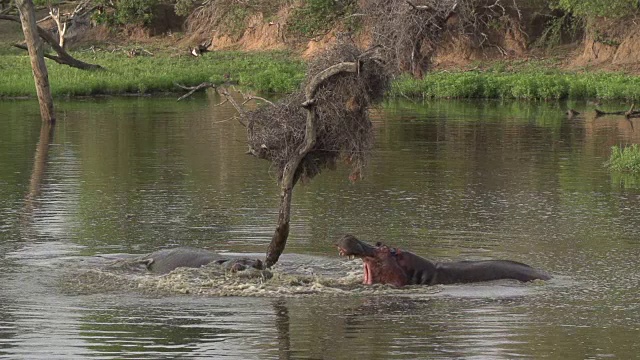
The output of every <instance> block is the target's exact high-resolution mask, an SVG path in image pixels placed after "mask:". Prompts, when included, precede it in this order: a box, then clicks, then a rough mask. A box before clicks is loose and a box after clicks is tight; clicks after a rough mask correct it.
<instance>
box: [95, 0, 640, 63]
mask: <svg viewBox="0 0 640 360" xmlns="http://www.w3.org/2000/svg"><path fill="white" fill-rule="evenodd" d="M265 1H266V0H264V1H257V2H256V3H261V4H262V3H263V2H265ZM376 1H379V0H358V6H359V9H366V6H367V4H369V5H370V4H371V3H375V2H376ZM483 1H484V0H474V1H465V2H460V3H461V4H467V5H461V6H457V5H456V6H454V7H453V8H452V10H451V11H450V12H449V13H447V14H444V16H441V17H442V20H441V21H440V22H439V23H434V27H433V29H432V30H434V29H436V28H437V30H434V31H437V32H438V33H439V35H438V36H437V37H433V36H427V37H426V38H422V39H421V40H416V42H419V44H418V45H417V46H415V49H418V50H417V53H416V52H412V53H411V54H408V55H404V56H406V57H409V56H411V57H414V56H415V57H420V58H421V59H422V60H421V62H420V64H421V66H423V69H419V71H418V72H417V74H418V75H420V74H422V72H423V71H428V70H430V69H433V68H469V67H475V66H478V64H479V62H492V61H504V60H522V59H525V60H526V59H530V58H543V57H554V58H558V59H560V60H562V61H559V62H557V63H558V64H560V66H562V67H567V68H572V69H575V68H588V69H594V68H596V69H606V70H622V71H627V72H633V73H640V41H638V40H640V23H637V22H636V21H634V19H631V18H628V19H617V20H608V21H607V20H592V21H589V23H588V24H587V25H586V26H585V27H584V28H583V30H582V31H579V32H577V33H573V34H572V35H570V36H569V35H567V34H560V35H559V36H560V42H559V44H558V45H557V46H555V47H554V48H550V49H549V48H543V47H541V46H540V41H539V40H540V39H541V38H543V37H544V36H547V35H548V34H549V31H548V29H549V26H550V24H551V23H550V20H553V19H557V18H559V17H560V16H561V15H562V14H558V13H554V12H553V11H551V10H549V9H548V8H547V7H546V5H545V4H544V2H542V3H543V4H542V5H540V4H538V3H539V2H532V1H514V2H511V1H502V2H500V1H495V0H491V1H488V0H487V2H486V3H485V2H483ZM446 2H447V1H446V0H443V1H442V3H446ZM216 3H224V1H222V0H218V1H217V2H216ZM275 3H278V4H281V5H280V7H279V8H273V7H272V8H268V9H266V8H265V7H262V8H260V9H258V8H259V7H256V9H258V10H255V11H253V12H250V13H247V14H244V16H243V17H242V18H241V19H237V20H233V23H231V25H232V26H230V22H229V21H228V17H229V16H230V15H229V13H222V12H221V11H220V10H219V9H214V10H210V12H209V13H207V14H206V15H207V16H193V15H192V16H190V17H189V18H187V19H186V21H184V20H185V19H184V18H179V17H175V16H174V17H175V19H174V18H172V17H171V16H170V14H168V12H167V11H163V12H162V14H161V15H162V16H161V17H160V18H161V20H159V21H156V22H155V25H154V26H153V29H152V30H151V31H148V32H147V36H149V34H152V35H154V36H152V38H153V39H149V40H152V41H157V40H158V38H159V37H160V38H162V37H163V36H165V35H166V34H171V35H170V36H165V37H166V40H167V41H169V42H171V43H172V45H176V44H175V43H176V42H177V43H178V44H177V45H178V46H179V47H184V48H187V47H188V46H195V45H197V44H202V43H206V44H210V46H209V50H222V49H224V50H228V49H240V50H293V51H295V52H298V53H300V54H301V55H302V56H303V57H304V58H307V59H309V58H312V57H314V55H316V54H318V53H319V52H321V51H323V50H324V49H326V48H327V47H328V46H329V45H331V44H333V43H335V41H336V39H337V38H338V37H340V36H350V37H352V38H354V39H355V41H356V42H357V43H360V44H362V45H365V46H366V45H370V44H372V42H374V37H375V36H374V35H373V31H372V28H373V26H372V25H371V23H372V20H371V19H369V20H367V19H368V14H366V13H362V11H361V10H357V11H356V12H355V13H353V14H350V15H347V16H341V17H339V18H337V21H334V22H332V23H331V24H330V25H328V26H327V27H326V30H325V31H322V32H320V33H316V35H315V36H312V37H308V36H304V35H301V34H296V33H295V32H293V31H291V30H290V29H291V28H290V24H291V23H292V21H299V19H297V20H295V19H294V20H292V17H294V15H295V11H296V9H297V8H299V7H300V6H302V5H301V4H303V3H304V2H297V1H294V2H275ZM455 3H456V4H458V3H459V2H455ZM282 4H284V5H282ZM380 4H385V2H380ZM402 4H404V6H405V7H408V5H406V4H405V3H404V2H402ZM468 4H472V5H468ZM495 4H500V7H499V8H498V7H496V6H495ZM511 4H513V5H511ZM263 5H264V4H263ZM465 6H466V7H465ZM471 7H472V8H471ZM408 10H409V11H412V10H411V9H408ZM415 11H425V10H417V9H416V10H415ZM441 15H442V14H441ZM216 16H217V18H216ZM354 19H356V21H354ZM334 20H335V19H334ZM373 21H374V22H375V19H374V20H373ZM179 24H183V26H182V29H179V27H180V26H179ZM354 24H355V25H354ZM163 25H165V27H166V28H163ZM180 30H182V31H183V32H181V31H180ZM87 33H91V32H87ZM93 33H97V34H100V32H96V31H95V30H94V31H93ZM141 34H142V33H141V32H139V31H138V32H136V31H129V36H130V37H132V36H133V37H134V38H135V40H136V41H141V40H142V38H143V37H144V35H141ZM159 34H164V35H159ZM177 34H182V35H180V36H178V35H177ZM434 39H435V40H434ZM409 61H413V59H411V60H407V62H409ZM414 74H416V72H415V71H414Z"/></svg>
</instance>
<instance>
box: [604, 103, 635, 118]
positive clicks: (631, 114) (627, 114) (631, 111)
mask: <svg viewBox="0 0 640 360" xmlns="http://www.w3.org/2000/svg"><path fill="white" fill-rule="evenodd" d="M634 108H635V104H631V107H630V108H629V110H626V111H625V110H621V111H602V110H598V109H595V112H596V117H599V116H605V115H624V116H625V117H627V118H632V117H640V110H634Z"/></svg>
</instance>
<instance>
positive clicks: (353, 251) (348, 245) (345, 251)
mask: <svg viewBox="0 0 640 360" xmlns="http://www.w3.org/2000/svg"><path fill="white" fill-rule="evenodd" d="M336 246H337V247H338V251H339V252H340V255H341V256H348V257H349V258H353V257H359V258H361V259H362V262H363V264H364V281H363V283H364V284H367V285H371V284H389V285H393V286H397V287H400V286H405V285H437V284H455V283H470V282H480V281H491V280H500V279H515V280H520V281H532V280H536V279H540V280H549V279H551V276H550V275H549V274H547V273H545V272H544V271H541V270H536V269H534V268H532V267H531V266H529V265H526V264H523V263H519V262H515V261H510V260H483V261H457V262H446V263H434V262H431V261H429V260H427V259H425V258H423V257H420V256H418V255H416V254H414V253H411V252H409V251H404V250H400V249H398V248H390V247H388V246H387V245H384V244H382V243H377V244H376V245H375V246H371V245H369V244H367V243H365V242H362V241H360V240H358V239H356V237H355V236H353V235H345V236H344V237H342V238H341V239H340V240H339V241H338V242H337V243H336Z"/></svg>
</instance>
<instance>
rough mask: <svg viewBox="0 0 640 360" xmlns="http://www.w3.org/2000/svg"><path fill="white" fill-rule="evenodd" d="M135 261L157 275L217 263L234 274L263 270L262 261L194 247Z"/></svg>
mask: <svg viewBox="0 0 640 360" xmlns="http://www.w3.org/2000/svg"><path fill="white" fill-rule="evenodd" d="M135 261H136V262H137V263H139V264H143V265H145V266H146V267H147V269H148V270H149V271H151V272H153V273H156V274H167V273H170V272H171V271H173V270H174V269H176V268H178V267H190V268H199V267H202V266H205V265H207V264H209V263H216V264H218V265H220V266H223V267H224V268H226V269H228V270H230V271H233V272H235V271H242V270H245V269H247V268H254V269H258V270H262V269H263V264H262V261H260V260H258V259H247V258H239V257H231V256H227V257H225V256H222V255H220V254H217V253H214V252H212V251H209V250H205V249H198V248H192V247H178V248H173V249H164V250H158V251H155V252H152V253H151V254H147V255H143V256H141V257H139V258H137V259H136V260H135Z"/></svg>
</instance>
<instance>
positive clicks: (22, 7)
mask: <svg viewBox="0 0 640 360" xmlns="http://www.w3.org/2000/svg"><path fill="white" fill-rule="evenodd" d="M16 4H17V5H18V10H19V11H20V22H21V23H22V31H23V32H24V38H25V40H26V42H27V48H28V51H29V58H30V59H31V68H32V69H33V78H34V80H35V84H36V93H37V95H38V102H39V103H40V115H41V116H42V121H46V122H49V123H51V124H53V123H55V121H56V117H55V114H54V112H53V98H52V97H51V89H50V88H49V74H48V73H47V66H46V64H45V63H44V52H43V50H42V42H41V41H40V37H39V36H38V26H37V25H36V16H35V9H34V6H33V2H32V1H31V0H16Z"/></svg>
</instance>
